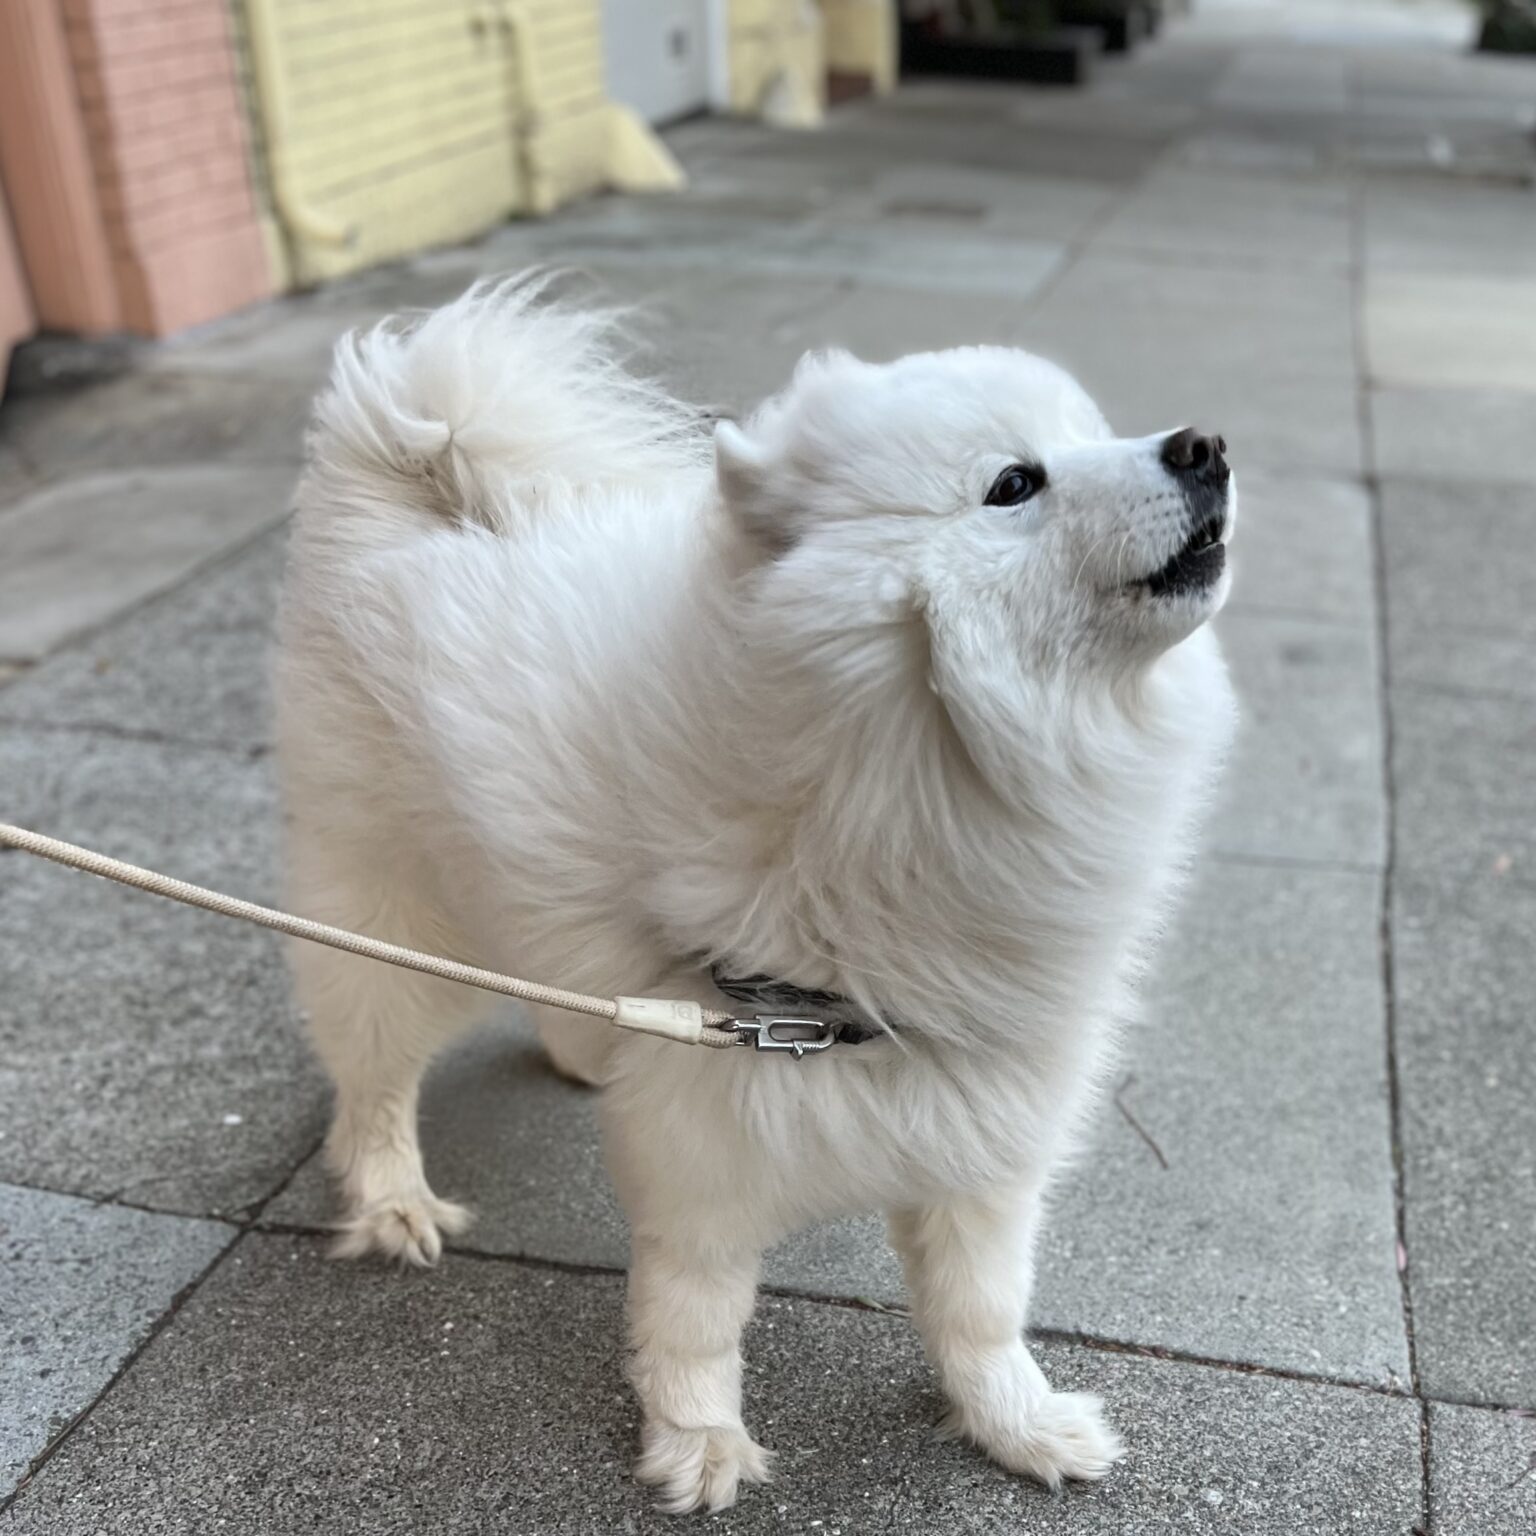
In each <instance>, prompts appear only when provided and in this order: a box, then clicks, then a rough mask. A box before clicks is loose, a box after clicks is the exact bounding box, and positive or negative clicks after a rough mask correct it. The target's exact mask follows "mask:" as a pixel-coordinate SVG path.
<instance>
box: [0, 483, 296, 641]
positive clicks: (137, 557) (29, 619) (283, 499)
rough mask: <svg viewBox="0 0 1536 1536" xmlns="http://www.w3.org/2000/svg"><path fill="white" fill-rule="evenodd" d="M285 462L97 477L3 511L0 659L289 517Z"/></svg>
mask: <svg viewBox="0 0 1536 1536" xmlns="http://www.w3.org/2000/svg"><path fill="white" fill-rule="evenodd" d="M292 481H293V475H292V472H291V471H290V470H289V469H287V468H285V467H282V466H269V467H268V466H257V465H245V466H240V467H236V466H233V465H220V466H218V467H214V466H184V467H179V468H163V469H139V470H135V471H133V472H131V473H127V474H123V473H117V474H96V475H91V476H84V477H81V478H79V479H75V480H68V481H65V482H63V483H62V484H59V485H56V486H53V487H50V488H49V489H47V490H42V491H38V492H36V493H35V494H33V495H31V496H28V497H26V498H24V499H23V500H22V501H20V502H18V503H17V504H16V505H15V506H13V507H12V508H11V509H10V510H9V511H8V512H7V513H6V514H5V515H4V517H3V518H0V657H4V658H6V659H9V660H12V661H26V660H36V659H37V658H38V657H41V656H45V655H47V653H48V652H49V651H51V650H53V649H54V648H55V647H56V646H59V645H61V644H62V643H63V642H64V641H66V640H68V639H70V638H71V637H73V636H75V635H79V634H81V633H82V632H84V631H86V630H90V629H94V628H96V627H97V626H99V625H101V624H103V623H105V622H106V621H107V620H109V619H111V618H112V617H113V616H114V615H116V614H118V613H122V612H124V611H125V610H127V609H130V608H132V607H134V606H136V605H137V604H138V603H141V602H143V601H144V600H145V599H146V598H149V597H153V596H154V595H155V594H156V593H159V592H163V591H165V590H166V589H167V588H169V587H171V586H174V585H175V584H176V583H177V582H179V581H181V580H183V579H184V578H185V577H187V576H188V575H190V574H191V573H192V572H193V571H195V570H196V569H197V568H198V566H200V565H203V564H206V563H207V562H208V561H210V560H213V559H215V558H217V556H219V555H220V554H222V553H224V552H226V551H228V550H230V549H232V548H234V547H236V546H238V545H240V544H242V543H244V542H246V541H247V540H249V539H250V538H251V537H253V536H254V535H255V534H257V533H260V532H261V530H262V529H264V528H270V527H272V526H274V525H275V524H276V523H279V522H281V521H282V519H283V518H284V517H285V516H286V515H287V512H288V504H289V496H290V494H291V490H292Z"/></svg>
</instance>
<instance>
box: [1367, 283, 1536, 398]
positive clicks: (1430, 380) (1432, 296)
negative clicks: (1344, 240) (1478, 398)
mask: <svg viewBox="0 0 1536 1536" xmlns="http://www.w3.org/2000/svg"><path fill="white" fill-rule="evenodd" d="M1532 334H1536V291H1533V289H1532V284H1531V283H1530V281H1529V279H1528V278H1523V277H1509V276H1491V275H1482V274H1480V275H1477V276H1467V275H1464V274H1461V273H1456V274H1435V275H1426V274H1420V273H1408V272H1383V271H1375V272H1368V273H1367V274H1366V282H1365V338H1366V350H1367V356H1368V358H1369V363H1370V374H1371V382H1372V383H1373V384H1377V385H1381V384H1388V385H1404V386H1409V387H1427V388H1457V389H1462V388H1465V389H1520V390H1536V349H1533V348H1532V347H1531V346H1530V337H1531V336H1532Z"/></svg>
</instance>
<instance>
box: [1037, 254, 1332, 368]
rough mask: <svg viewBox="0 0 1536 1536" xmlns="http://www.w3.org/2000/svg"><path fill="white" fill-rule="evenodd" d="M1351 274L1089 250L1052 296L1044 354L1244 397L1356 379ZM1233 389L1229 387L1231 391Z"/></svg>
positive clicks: (1043, 316)
mask: <svg viewBox="0 0 1536 1536" xmlns="http://www.w3.org/2000/svg"><path fill="white" fill-rule="evenodd" d="M1350 314H1351V296H1350V288H1349V283H1348V280H1347V278H1346V276H1345V275H1344V274H1343V273H1337V272H1328V271H1316V272H1309V273H1308V275H1307V281H1306V282H1305V283H1298V282H1297V281H1296V279H1295V276H1294V273H1293V272H1292V271H1290V270H1288V268H1286V267H1284V266H1281V267H1272V268H1271V267H1266V268H1257V267H1251V266H1248V267H1242V268H1235V267H1233V266H1232V265H1230V264H1222V265H1217V264H1214V263H1201V262H1194V261H1190V260H1179V261H1160V260H1151V259H1141V258H1137V257H1135V256H1132V255H1129V254H1125V253H1122V252H1111V251H1107V250H1099V249H1094V248H1093V247H1090V249H1089V251H1088V253H1087V254H1086V255H1084V256H1083V257H1082V258H1081V259H1080V260H1079V261H1078V262H1076V263H1075V264H1074V265H1073V267H1072V268H1071V270H1070V271H1069V272H1068V273H1067V274H1066V276H1065V277H1063V278H1062V279H1061V281H1060V282H1059V283H1057V284H1056V285H1055V286H1054V287H1053V288H1052V289H1051V291H1050V294H1049V295H1048V298H1047V300H1046V302H1045V303H1044V304H1043V305H1042V307H1041V309H1040V311H1039V313H1038V314H1037V315H1036V316H1035V317H1034V318H1033V320H1032V324H1031V329H1032V331H1033V332H1034V334H1035V335H1036V337H1037V339H1038V341H1039V343H1040V345H1041V350H1047V348H1048V345H1058V346H1060V345H1063V344H1070V345H1072V346H1074V347H1075V348H1076V349H1077V350H1078V351H1079V352H1080V353H1081V355H1082V356H1083V357H1085V358H1089V357H1091V358H1093V359H1094V360H1096V361H1097V360H1102V361H1103V362H1104V363H1105V364H1106V365H1108V367H1109V368H1110V369H1113V367H1114V366H1115V363H1116V360H1118V361H1119V364H1120V366H1122V367H1128V368H1134V367H1136V366H1138V365H1147V366H1152V367H1156V368H1159V369H1161V371H1162V372H1163V374H1164V375H1165V376H1167V377H1170V378H1178V377H1179V376H1181V375H1185V374H1188V375H1191V376H1193V377H1195V378H1199V379H1201V380H1206V379H1208V380H1209V381H1210V382H1211V384H1212V385H1214V386H1215V387H1216V388H1218V389H1222V390H1223V391H1224V393H1229V394H1232V395H1240V394H1241V393H1242V392H1243V390H1244V389H1245V388H1247V387H1248V386H1249V385H1250V384H1252V383H1253V382H1254V381H1255V379H1256V378H1258V377H1262V376H1263V375H1271V376H1275V377H1281V378H1290V379H1299V378H1305V379H1309V380H1329V379H1331V380H1340V379H1349V380H1351V381H1352V380H1353V378H1354V369H1355V360H1354V353H1353V348H1352V342H1351V320H1350ZM1228 386H1230V387H1228Z"/></svg>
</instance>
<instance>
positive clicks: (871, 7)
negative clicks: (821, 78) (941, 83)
mask: <svg viewBox="0 0 1536 1536" xmlns="http://www.w3.org/2000/svg"><path fill="white" fill-rule="evenodd" d="M821 13H822V19H823V28H824V30H823V36H824V38H825V45H826V54H827V68H828V69H840V70H847V71H848V72H849V73H850V74H857V75H868V76H869V77H870V80H871V81H872V82H873V85H874V88H875V90H876V91H877V92H879V93H880V94H882V95H883V94H884V93H885V92H887V91H893V90H895V89H896V76H897V72H898V68H899V60H900V46H901V45H900V39H899V37H898V33H897V16H896V0H821Z"/></svg>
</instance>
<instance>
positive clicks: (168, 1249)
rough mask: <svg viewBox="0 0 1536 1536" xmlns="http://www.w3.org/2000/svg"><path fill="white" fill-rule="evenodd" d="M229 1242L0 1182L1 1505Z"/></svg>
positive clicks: (224, 1235) (202, 1225) (228, 1237)
mask: <svg viewBox="0 0 1536 1536" xmlns="http://www.w3.org/2000/svg"><path fill="white" fill-rule="evenodd" d="M234 1236H235V1234H234V1231H233V1229H232V1228H230V1227H226V1226H221V1225H219V1224H217V1223H215V1222H210V1221H188V1220H186V1219H185V1218H183V1217H180V1216H152V1215H150V1214H149V1213H147V1212H145V1211H130V1210H126V1209H124V1208H123V1207H121V1206H111V1205H92V1204H91V1203H90V1202H89V1201H85V1200H75V1199H71V1198H70V1197H69V1196H67V1195H52V1194H46V1193H44V1192H43V1191H41V1190H34V1189H16V1188H14V1187H12V1186H10V1185H0V1266H3V1268H4V1271H5V1284H4V1285H3V1286H0V1497H3V1496H4V1494H5V1493H8V1492H9V1491H10V1489H11V1488H12V1487H13V1486H14V1485H15V1483H16V1482H18V1481H19V1480H20V1478H21V1476H22V1474H23V1473H25V1471H26V1470H27V1466H28V1463H30V1462H31V1461H32V1460H33V1459H34V1458H35V1457H37V1456H39V1455H41V1454H42V1452H43V1451H44V1449H45V1448H46V1447H47V1445H48V1443H49V1441H50V1440H52V1439H53V1437H54V1436H55V1435H56V1434H58V1432H59V1431H60V1430H61V1429H62V1428H64V1426H65V1425H67V1424H68V1423H69V1422H70V1421H71V1420H72V1419H74V1418H75V1416H76V1415H77V1414H79V1413H81V1412H82V1411H83V1410H84V1409H86V1408H87V1407H88V1406H89V1405H90V1404H91V1402H92V1401H93V1400H94V1399H95V1398H96V1396H97V1395H98V1394H99V1393H100V1392H101V1391H102V1390H103V1388H105V1387H106V1385H107V1383H108V1382H110V1381H111V1379H112V1377H113V1376H114V1374H116V1372H117V1371H118V1369H119V1368H120V1367H121V1366H122V1364H123V1362H124V1361H125V1360H126V1359H127V1358H128V1356H129V1355H130V1354H131V1353H132V1352H133V1350H134V1349H136V1348H137V1347H138V1346H139V1345H140V1344H141V1343H142V1342H143V1341H144V1340H145V1339H146V1338H147V1337H148V1335H149V1330H150V1328H151V1327H152V1326H153V1325H154V1323H155V1322H156V1321H157V1320H158V1319H159V1318H161V1317H163V1316H164V1315H165V1312H166V1310H167V1309H168V1308H169V1307H170V1305H171V1303H172V1301H173V1300H174V1299H175V1297H176V1296H177V1294H178V1293H179V1292H180V1291H181V1290H182V1289H184V1288H185V1287H186V1286H188V1285H190V1284H191V1283H192V1282H193V1281H194V1280H195V1279H197V1277H198V1276H199V1275H200V1274H202V1272H203V1270H204V1269H205V1268H206V1267H207V1266H208V1265H209V1264H210V1263H211V1262H212V1261H213V1259H214V1257H215V1256H216V1255H217V1254H218V1253H219V1252H221V1251H222V1250H223V1249H224V1248H225V1247H226V1246H227V1245H228V1244H229V1243H230V1242H232V1241H233V1240H234Z"/></svg>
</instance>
